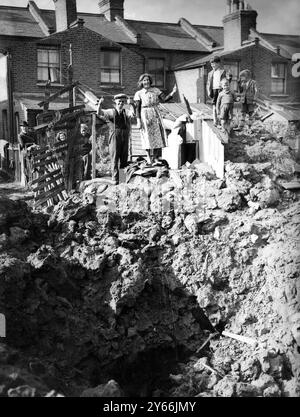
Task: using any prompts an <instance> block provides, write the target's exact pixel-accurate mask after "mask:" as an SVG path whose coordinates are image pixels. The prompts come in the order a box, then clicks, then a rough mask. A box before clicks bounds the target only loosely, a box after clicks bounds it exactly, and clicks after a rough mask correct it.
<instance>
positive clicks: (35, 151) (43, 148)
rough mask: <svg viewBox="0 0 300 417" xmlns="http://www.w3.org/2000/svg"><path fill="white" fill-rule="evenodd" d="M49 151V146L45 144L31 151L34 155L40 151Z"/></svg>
mask: <svg viewBox="0 0 300 417" xmlns="http://www.w3.org/2000/svg"><path fill="white" fill-rule="evenodd" d="M47 151H49V148H48V146H47V147H46V146H43V147H40V148H38V149H33V150H31V151H30V152H31V154H32V155H38V154H39V153H43V152H47Z"/></svg>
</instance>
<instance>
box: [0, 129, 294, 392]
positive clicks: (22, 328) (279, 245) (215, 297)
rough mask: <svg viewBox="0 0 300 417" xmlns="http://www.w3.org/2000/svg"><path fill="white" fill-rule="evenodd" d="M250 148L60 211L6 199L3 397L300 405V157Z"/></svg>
mask: <svg viewBox="0 0 300 417" xmlns="http://www.w3.org/2000/svg"><path fill="white" fill-rule="evenodd" d="M242 137H243V136H242V134H241V136H240V137H239V136H237V137H236V138H235V140H236V141H237V140H238V139H240V142H242V141H243V140H244V139H243V138H242ZM252 141H253V138H252V137H251V136H249V141H248V143H247V144H244V145H243V152H244V153H247V155H248V158H247V159H246V162H239V161H237V160H236V158H239V156H237V157H236V158H234V157H232V158H231V162H229V161H228V162H226V166H225V177H224V179H222V180H221V179H218V178H216V177H215V175H214V172H213V171H212V170H211V169H210V168H209V167H207V166H205V165H203V164H201V163H200V162H198V161H195V162H194V163H193V164H191V165H189V164H187V165H186V166H185V167H183V169H181V170H180V171H173V172H170V176H169V177H161V176H157V177H154V178H142V177H140V178H139V177H134V178H133V179H132V181H131V182H129V183H128V184H120V185H119V186H112V187H103V184H102V185H101V184H100V185H98V186H97V185H95V184H92V185H89V186H87V187H86V188H85V190H84V191H83V194H81V195H78V194H74V195H71V196H70V198H69V199H68V200H67V201H65V202H61V203H59V204H58V205H57V206H56V207H55V208H54V210H53V212H52V213H51V214H42V213H35V212H32V211H31V210H29V209H28V207H27V206H26V205H25V203H21V202H12V201H10V200H7V199H4V198H3V199H2V200H1V202H0V207H1V209H0V245H1V262H0V265H1V267H0V268H1V269H0V279H1V292H0V301H1V309H2V305H3V306H5V310H3V313H5V315H6V319H7V344H8V345H9V347H8V346H4V345H1V350H0V363H1V373H0V385H1V386H2V392H1V393H0V395H2V396H57V395H64V396H80V395H81V396H105V395H106V396H107V395H108V396H121V395H126V396H161V397H163V396H175V397H176V396H177V397H178V396H238V397H243V396H266V397H272V396H275V397H279V396H299V371H300V367H299V354H300V353H299V352H300V351H299V349H300V336H299V334H300V333H299V330H300V329H299V317H300V309H299V291H300V289H299V281H297V278H298V271H299V262H300V260H299V256H298V253H299V247H298V246H299V233H300V230H299V214H300V209H299V205H298V195H297V194H296V193H292V192H290V191H285V190H284V189H283V188H282V187H281V182H280V181H281V179H285V180H286V179H287V178H290V176H291V175H292V174H291V173H292V172H293V170H292V168H291V167H292V166H293V164H294V159H293V155H292V154H291V153H290V151H289V149H288V148H287V147H286V146H285V145H283V144H281V143H280V141H276V140H274V139H272V138H269V139H268V140H264V139H259V140H256V143H252ZM241 148H242V145H240V144H239V146H237V147H236V148H234V149H235V150H237V153H236V155H238V149H241ZM274 149H278V152H279V154H278V158H277V157H270V155H275V156H276V155H277V151H276V150H274ZM264 154H266V155H269V156H268V158H265V159H264V158H263V155H264ZM280 155H281V156H280ZM280 158H281V159H280ZM278 161H280V170H278V163H279V162H278ZM2 207H3V208H2ZM1 309H0V311H1ZM3 309H4V307H3ZM223 332H224V334H223ZM226 332H230V333H226ZM225 334H233V335H235V336H237V338H232V337H229V336H226V335H225ZM239 337H240V339H239V340H237V339H238V338H239ZM208 339H209V340H208ZM20 351H22V355H21V354H20ZM32 364H34V365H32Z"/></svg>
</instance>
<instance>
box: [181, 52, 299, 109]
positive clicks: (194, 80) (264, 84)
mask: <svg viewBox="0 0 300 417" xmlns="http://www.w3.org/2000/svg"><path fill="white" fill-rule="evenodd" d="M230 61H238V62H239V67H240V68H239V69H240V71H242V70H244V69H249V70H250V71H251V72H252V74H253V78H254V79H255V80H256V81H257V85H258V88H259V91H260V93H262V94H263V95H265V96H267V97H270V98H272V99H274V100H278V101H279V100H280V101H291V100H295V101H296V100H299V99H300V77H299V78H294V77H293V76H292V65H293V64H292V63H291V62H290V61H288V60H286V59H284V58H282V57H280V56H279V55H276V54H275V53H273V52H272V51H269V50H268V49H266V48H264V47H262V46H260V45H256V46H252V47H249V48H244V49H240V50H239V51H236V52H234V53H232V54H228V55H226V57H224V58H223V62H224V63H226V62H230ZM273 62H282V63H285V64H286V66H287V76H286V95H285V96H274V95H273V94H272V91H271V65H272V63H273ZM205 68H206V73H203V72H202V73H201V71H200V70H199V68H197V69H192V70H185V71H177V72H176V79H177V80H178V82H179V83H180V89H181V90H182V91H180V93H182V92H184V91H185V92H187V93H186V94H187V95H188V97H189V98H190V99H191V100H192V101H194V100H195V99H197V101H200V102H204V101H206V97H205V88H204V86H205V85H206V80H207V75H206V74H207V73H208V72H209V71H210V70H211V67H210V64H207V65H206V67H205Z"/></svg>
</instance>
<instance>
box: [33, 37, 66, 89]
mask: <svg viewBox="0 0 300 417" xmlns="http://www.w3.org/2000/svg"><path fill="white" fill-rule="evenodd" d="M40 51H47V52H48V51H55V52H57V56H58V63H57V65H56V66H54V65H53V66H50V65H49V64H51V62H50V59H49V53H48V62H47V66H46V65H39V64H41V63H42V62H41V61H39V52H40ZM52 64H55V63H52ZM61 65H62V64H61V47H60V45H37V76H36V79H37V83H38V84H40V83H47V82H48V80H49V78H47V80H44V79H39V68H47V69H48V74H49V70H50V69H51V68H55V69H56V70H57V71H58V77H57V78H58V79H57V80H55V81H52V80H51V84H61V82H62V71H61ZM50 77H51V73H50Z"/></svg>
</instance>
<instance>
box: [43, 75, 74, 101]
mask: <svg viewBox="0 0 300 417" xmlns="http://www.w3.org/2000/svg"><path fill="white" fill-rule="evenodd" d="M77 85H78V81H75V82H74V83H72V85H68V86H66V87H64V88H62V89H61V90H59V91H58V92H57V93H54V94H52V96H50V97H49V98H48V99H47V100H44V101H41V102H40V103H38V106H40V107H43V106H44V104H45V103H50V102H51V101H53V100H55V99H56V98H57V97H60V96H61V95H62V94H64V93H67V92H68V91H70V90H73V88H74V87H76V86H77Z"/></svg>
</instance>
